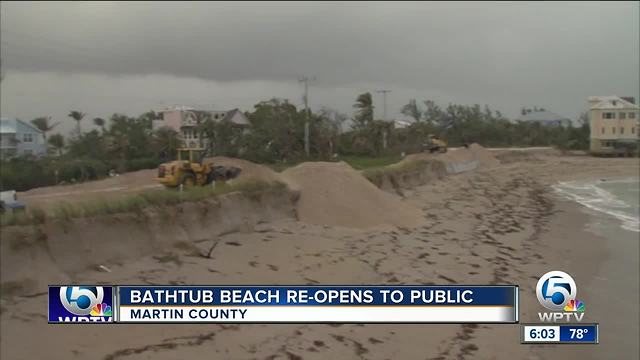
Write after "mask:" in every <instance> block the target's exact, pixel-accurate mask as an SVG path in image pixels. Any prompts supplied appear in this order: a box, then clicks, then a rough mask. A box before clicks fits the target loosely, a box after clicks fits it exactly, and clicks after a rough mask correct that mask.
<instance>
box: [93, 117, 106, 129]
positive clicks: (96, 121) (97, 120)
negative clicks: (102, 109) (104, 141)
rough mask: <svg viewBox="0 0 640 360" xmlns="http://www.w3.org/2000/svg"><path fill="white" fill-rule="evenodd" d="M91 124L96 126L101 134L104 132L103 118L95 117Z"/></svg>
mask: <svg viewBox="0 0 640 360" xmlns="http://www.w3.org/2000/svg"><path fill="white" fill-rule="evenodd" d="M93 123H94V124H96V126H97V127H99V128H100V129H102V132H103V133H104V132H105V128H104V124H105V121H104V119H103V118H100V117H97V118H94V119H93Z"/></svg>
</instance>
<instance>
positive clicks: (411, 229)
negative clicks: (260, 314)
mask: <svg viewBox="0 0 640 360" xmlns="http://www.w3.org/2000/svg"><path fill="white" fill-rule="evenodd" d="M452 156H453V155H452ZM498 158H499V159H501V160H502V163H501V164H497V165H496V164H494V166H486V167H480V168H478V169H476V170H473V171H468V172H462V173H459V174H455V175H449V176H446V177H444V178H442V179H439V180H434V181H431V182H429V183H428V184H426V185H423V186H419V187H415V188H411V189H403V190H402V191H400V193H401V194H400V195H399V194H398V193H397V192H396V193H393V194H392V193H390V192H384V193H383V194H380V195H379V196H378V197H377V198H375V199H369V200H368V201H369V202H367V203H366V206H368V207H378V209H379V210H377V211H376V212H375V214H373V215H375V216H376V218H375V220H374V223H373V224H371V223H370V222H371V221H369V222H367V221H365V220H364V219H363V217H361V216H354V219H356V220H357V222H356V223H355V224H354V226H349V225H350V224H349V222H348V220H344V219H343V217H339V218H338V217H336V216H331V214H326V213H322V211H323V210H322V209H320V210H316V211H320V213H319V214H317V216H315V214H313V213H310V210H309V209H307V208H304V207H303V208H301V209H302V210H301V215H300V216H302V218H301V219H298V220H296V219H280V220H275V221H271V222H267V223H262V224H258V225H256V226H254V227H252V228H251V229H247V230H245V231H237V232H231V233H228V234H225V235H221V236H215V237H211V238H206V239H202V240H199V241H197V242H195V243H194V244H195V247H196V248H188V249H179V248H175V247H174V248H168V249H164V250H163V251H161V252H160V253H156V254H153V255H148V256H143V257H140V258H137V259H135V260H127V261H122V262H121V263H113V264H108V266H109V269H110V270H111V272H100V271H98V270H88V271H84V272H78V273H76V274H73V275H72V276H71V280H72V281H73V283H96V282H97V283H101V284H123V285H124V284H158V285H161V284H254V285H255V284H442V285H449V284H465V285H472V284H517V285H519V286H520V307H521V322H538V318H537V312H538V311H544V309H543V308H542V307H541V306H540V305H539V304H538V301H537V299H536V297H535V286H536V282H537V280H538V278H539V277H540V276H541V275H543V274H544V273H546V272H548V271H551V270H562V271H565V272H568V273H569V274H571V275H572V276H573V278H574V279H575V280H576V283H577V286H578V289H579V297H580V299H584V301H585V303H586V304H587V311H586V315H585V318H584V320H583V321H584V322H599V323H600V326H601V331H602V336H601V343H600V344H599V345H587V346H585V345H582V346H576V345H562V346H559V345H556V346H551V345H549V346H531V345H521V344H520V326H519V325H518V324H513V325H146V326H134V325H104V326H91V325H87V326H85V325H68V326H56V325H48V324H47V323H46V321H47V320H46V312H45V309H46V306H47V297H46V292H45V291H46V289H45V288H43V289H42V290H41V291H40V292H34V293H32V294H24V295H21V296H13V297H8V298H3V299H2V302H1V310H2V311H1V313H0V314H1V317H0V325H1V329H0V330H1V333H0V335H1V336H0V345H1V346H0V348H1V354H0V355H1V356H0V357H2V358H3V359H39V358H52V359H108V360H114V359H200V358H207V359H330V358H332V359H556V358H565V359H605V358H610V359H636V358H638V352H639V350H638V342H637V339H638V335H639V333H638V323H639V319H638V308H637V304H638V302H639V299H638V288H639V283H640V281H639V278H638V273H639V269H638V241H637V240H638V234H637V233H633V232H631V231H627V230H622V229H620V230H616V231H619V233H618V235H619V236H616V238H615V239H612V238H607V236H606V233H598V232H597V231H594V230H593V229H590V227H589V224H590V223H591V222H592V221H593V218H594V217H598V216H608V215H605V214H602V213H596V212H593V211H590V210H588V209H586V208H585V207H583V206H581V205H579V204H577V203H574V202H572V201H569V200H567V199H565V198H563V197H561V196H560V195H558V194H557V193H556V192H554V191H553V189H552V186H553V185H554V184H557V183H558V182H559V181H567V180H579V179H598V178H615V177H624V176H637V174H638V172H639V170H640V167H639V163H638V159H604V158H591V157H586V156H547V155H536V156H533V155H526V156H520V155H517V156H516V155H513V154H504V155H503V156H498ZM314 166H320V165H314ZM296 171H297V172H300V169H298V170H295V169H293V170H292V171H291V173H292V174H295V173H296ZM336 171H338V170H336ZM336 178H337V179H342V178H340V177H338V176H337V175H336ZM363 179H364V178H363ZM345 181H346V180H345ZM353 181H356V180H353ZM357 181H359V180H357ZM369 185H371V184H369ZM336 186H338V185H336ZM367 186H368V185H367ZM371 186H373V185H371ZM323 191H324V190H323ZM326 191H327V192H326V193H323V194H324V195H319V196H324V197H326V198H330V197H331V196H346V195H345V194H342V193H337V194H334V193H332V192H331V191H329V190H326ZM300 201H301V203H302V204H303V205H301V206H306V205H305V204H306V203H304V201H311V200H310V198H308V197H307V198H305V194H304V193H303V194H302V198H301V200H300ZM389 203H391V204H392V205H393V206H397V207H400V208H401V209H403V210H402V211H407V213H406V214H405V213H404V212H397V213H395V214H389V213H385V211H386V210H385V209H386V208H385V206H391V205H389ZM409 210H411V211H409ZM324 211H327V210H324ZM343 211H344V212H343V213H339V212H338V213H337V214H340V215H341V216H344V215H343V214H349V212H352V211H353V209H351V208H344V209H343ZM373 215H372V216H373ZM385 218H388V219H391V220H390V223H389V224H381V225H379V226H375V222H376V221H379V222H382V221H383V220H384V219H385ZM316 219H321V220H322V222H320V223H318V221H314V220H316ZM367 219H370V217H367ZM380 219H382V220H380ZM403 219H406V220H407V223H403ZM305 220H306V221H305ZM611 221H612V222H614V221H615V219H611ZM323 222H324V223H323ZM213 242H217V246H216V247H215V249H214V251H213V252H212V256H211V258H204V257H202V256H200V255H199V252H200V251H206V250H207V249H209V248H210V247H211V244H212V243H213ZM634 260H635V261H634ZM621 276H623V277H624V278H623V279H621ZM604 289H606V290H604ZM618 294H620V295H618ZM613 298H615V299H613ZM618 302H619V303H620V304H624V303H627V304H635V306H631V307H629V308H628V309H627V308H625V309H626V310H625V311H619V309H621V308H620V307H618V305H617V303H618ZM619 306H623V305H619ZM614 309H615V310H616V311H614ZM614 335H615V336H614ZM25 339H37V340H36V341H29V342H28V343H30V345H26V346H25V344H26V343H25ZM19 344H20V345H19Z"/></svg>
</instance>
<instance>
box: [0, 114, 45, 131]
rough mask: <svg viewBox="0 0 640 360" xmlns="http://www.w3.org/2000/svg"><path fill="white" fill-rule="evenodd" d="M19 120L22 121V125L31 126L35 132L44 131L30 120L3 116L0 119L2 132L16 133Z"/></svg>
mask: <svg viewBox="0 0 640 360" xmlns="http://www.w3.org/2000/svg"><path fill="white" fill-rule="evenodd" d="M18 122H20V123H21V124H22V125H24V126H26V127H28V128H30V129H31V130H32V131H34V132H38V133H42V131H40V129H38V128H37V127H35V126H33V125H31V124H29V123H28V122H24V121H22V120H20V119H7V118H2V119H0V134H14V133H16V132H17V129H18Z"/></svg>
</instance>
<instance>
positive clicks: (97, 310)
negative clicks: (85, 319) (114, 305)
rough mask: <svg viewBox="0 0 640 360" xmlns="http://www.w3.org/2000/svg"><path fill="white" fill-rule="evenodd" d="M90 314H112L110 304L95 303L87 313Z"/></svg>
mask: <svg viewBox="0 0 640 360" xmlns="http://www.w3.org/2000/svg"><path fill="white" fill-rule="evenodd" d="M89 314H90V315H91V316H112V315H113V313H112V312H111V306H109V305H107V304H105V303H102V304H97V305H96V306H94V307H93V308H91V312H90V313H89Z"/></svg>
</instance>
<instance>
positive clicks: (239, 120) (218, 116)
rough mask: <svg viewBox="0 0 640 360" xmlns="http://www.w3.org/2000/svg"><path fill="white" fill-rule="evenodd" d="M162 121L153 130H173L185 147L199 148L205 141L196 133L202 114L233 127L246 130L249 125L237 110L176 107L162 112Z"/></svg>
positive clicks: (155, 124) (155, 123)
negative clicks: (231, 124) (164, 127)
mask: <svg viewBox="0 0 640 360" xmlns="http://www.w3.org/2000/svg"><path fill="white" fill-rule="evenodd" d="M160 113H161V114H162V120H158V121H155V122H154V125H153V127H154V128H155V129H157V128H160V127H163V126H168V127H170V128H172V129H173V130H175V131H176V132H177V133H178V134H180V137H181V138H182V142H183V146H185V147H192V148H194V147H201V146H204V143H205V142H206V139H200V138H199V132H198V131H197V127H198V120H199V119H201V118H202V116H201V115H202V114H209V115H210V116H211V119H212V120H213V121H223V120H225V121H226V120H228V121H231V123H233V124H234V125H237V126H239V127H243V128H246V127H248V126H249V125H250V122H249V119H247V117H246V116H245V115H244V114H243V113H242V111H240V110H238V109H233V110H228V111H221V110H204V109H195V108H191V107H186V106H178V107H174V108H171V109H167V110H163V111H161V112H160Z"/></svg>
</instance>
